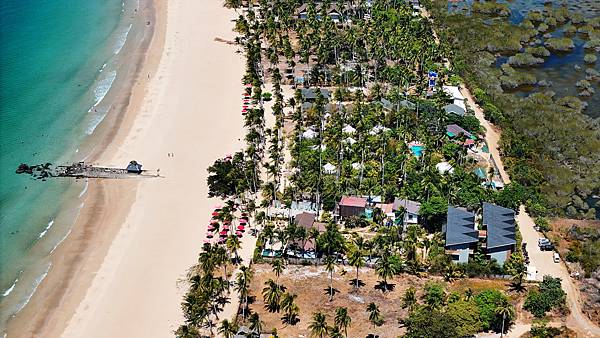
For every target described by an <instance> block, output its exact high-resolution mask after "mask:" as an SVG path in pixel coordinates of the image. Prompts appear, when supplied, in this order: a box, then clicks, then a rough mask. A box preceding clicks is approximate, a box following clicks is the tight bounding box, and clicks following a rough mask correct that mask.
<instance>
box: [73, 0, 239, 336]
mask: <svg viewBox="0 0 600 338" xmlns="http://www.w3.org/2000/svg"><path fill="white" fill-rule="evenodd" d="M234 17H235V13H234V12H230V11H228V10H226V9H224V8H222V7H221V3H220V2H218V1H217V2H215V1H202V2H200V1H195V0H172V1H169V3H168V17H167V32H166V40H165V47H164V50H163V55H162V57H161V61H160V64H159V67H158V71H157V73H156V74H153V79H152V81H151V83H150V86H149V88H148V90H147V93H146V95H145V98H144V101H143V104H142V105H141V107H140V109H139V112H138V114H137V116H136V119H135V121H134V122H133V125H132V127H131V129H130V132H129V134H128V135H127V137H126V138H125V141H124V143H122V144H121V145H120V146H119V147H118V149H117V150H116V152H114V153H113V154H106V155H105V156H104V157H105V158H104V159H102V160H103V162H106V163H115V164H119V163H126V162H127V161H129V160H130V159H134V158H135V159H136V160H138V161H139V162H141V163H143V164H144V166H145V169H150V170H156V169H158V168H160V175H161V176H162V177H160V178H156V179H146V180H143V181H141V182H140V184H139V186H138V190H137V197H136V201H135V202H134V204H133V206H132V208H131V210H130V212H129V214H128V216H127V218H126V221H125V223H124V224H123V225H122V227H121V229H120V231H119V233H118V234H117V236H116V238H115V240H114V241H113V243H112V245H111V247H110V249H109V251H108V254H107V256H106V257H105V259H104V262H103V263H102V266H101V267H100V269H99V271H98V272H97V274H96V276H95V278H94V280H93V282H92V285H91V287H90V288H89V289H88V291H87V293H86V295H85V298H84V299H83V301H82V302H81V303H80V305H79V307H78V308H77V311H76V313H75V315H74V316H73V318H72V319H71V321H70V322H69V324H68V327H67V329H66V330H65V332H64V333H63V336H65V337H86V338H87V337H168V336H170V335H171V332H172V331H173V330H175V329H176V328H177V327H178V325H179V324H181V323H182V313H181V309H180V303H181V301H182V295H183V293H184V292H185V291H186V286H185V284H182V285H178V281H179V280H181V279H183V278H184V277H185V274H186V271H187V269H188V268H190V267H191V266H192V265H193V264H194V263H195V262H196V258H197V255H198V253H199V252H200V248H201V245H202V241H203V236H204V233H205V228H206V224H207V223H208V222H207V221H208V219H209V217H210V208H211V207H212V204H214V203H215V202H214V201H210V200H208V199H207V198H206V196H207V187H206V176H207V173H206V168H207V166H209V165H210V164H211V163H212V162H213V161H214V160H215V159H216V158H218V157H221V156H223V155H224V154H226V153H231V152H234V151H236V150H238V149H239V148H240V147H241V143H240V142H239V141H238V139H239V138H241V137H242V136H243V126H242V119H241V115H240V106H241V95H240V94H241V91H242V86H241V84H240V79H241V76H242V74H243V59H242V56H241V55H239V54H236V53H235V47H233V46H230V45H227V44H225V43H220V42H215V41H214V39H215V37H222V38H224V39H232V38H233V32H232V31H231V28H232V25H233V23H232V22H231V20H230V19H232V18H234ZM167 153H174V156H173V157H168V156H167ZM109 199H112V200H113V203H119V196H118V195H112V196H109Z"/></svg>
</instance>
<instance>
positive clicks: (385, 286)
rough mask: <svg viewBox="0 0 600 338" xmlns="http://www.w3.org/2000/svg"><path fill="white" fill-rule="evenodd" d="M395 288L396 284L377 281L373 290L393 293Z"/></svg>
mask: <svg viewBox="0 0 600 338" xmlns="http://www.w3.org/2000/svg"><path fill="white" fill-rule="evenodd" d="M395 288H396V284H392V283H386V282H384V281H379V283H377V285H375V289H376V290H379V291H382V292H388V291H394V289H395Z"/></svg>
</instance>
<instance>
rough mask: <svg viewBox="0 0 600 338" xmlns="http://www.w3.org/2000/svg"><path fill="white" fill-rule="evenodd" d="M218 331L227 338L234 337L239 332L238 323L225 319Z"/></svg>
mask: <svg viewBox="0 0 600 338" xmlns="http://www.w3.org/2000/svg"><path fill="white" fill-rule="evenodd" d="M218 332H219V333H220V334H221V335H223V337H225V338H232V337H233V336H234V335H235V334H236V333H237V325H236V324H235V323H232V322H230V321H229V320H227V319H223V321H222V322H221V325H220V326H219V331H218Z"/></svg>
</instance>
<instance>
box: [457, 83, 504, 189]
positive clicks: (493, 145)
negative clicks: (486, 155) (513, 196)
mask: <svg viewBox="0 0 600 338" xmlns="http://www.w3.org/2000/svg"><path fill="white" fill-rule="evenodd" d="M460 91H461V93H462V94H463V96H464V97H465V98H466V99H467V103H468V104H469V106H470V107H471V108H473V111H474V112H475V117H477V119H478V120H479V123H480V124H481V125H482V126H483V127H484V128H485V142H486V143H487V145H488V148H489V149H490V154H491V155H492V159H493V160H494V162H495V163H496V165H497V167H498V171H499V173H500V177H501V178H502V181H503V182H504V184H508V183H510V177H509V176H508V174H507V173H506V170H504V165H503V164H502V158H501V157H500V151H499V149H500V145H499V143H500V132H498V131H496V128H495V127H494V125H492V124H491V123H489V122H488V120H486V119H485V115H483V110H482V109H481V107H479V105H478V104H477V103H475V99H474V98H473V95H471V92H470V91H469V90H468V89H467V88H466V87H465V86H464V85H461V86H460Z"/></svg>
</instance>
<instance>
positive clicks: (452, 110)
mask: <svg viewBox="0 0 600 338" xmlns="http://www.w3.org/2000/svg"><path fill="white" fill-rule="evenodd" d="M444 110H445V111H446V113H447V114H454V115H458V116H465V113H466V112H467V111H466V110H465V109H464V108H463V107H461V106H459V105H457V104H454V103H450V104H449V105H446V106H444Z"/></svg>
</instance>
